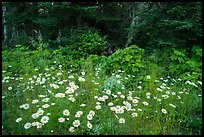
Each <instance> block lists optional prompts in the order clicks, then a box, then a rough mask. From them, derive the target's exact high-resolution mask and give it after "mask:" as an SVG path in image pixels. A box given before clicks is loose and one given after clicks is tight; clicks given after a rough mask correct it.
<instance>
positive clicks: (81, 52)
mask: <svg viewBox="0 0 204 137" xmlns="http://www.w3.org/2000/svg"><path fill="white" fill-rule="evenodd" d="M105 39H106V37H105V36H101V35H100V34H99V32H97V31H96V30H94V29H87V28H76V29H73V30H71V32H70V36H69V38H68V40H67V47H66V48H62V51H63V52H64V54H67V55H68V54H69V53H70V52H73V51H74V58H75V59H76V58H81V57H87V56H88V55H90V54H97V55H99V54H100V53H101V52H102V51H103V48H104V45H105V44H106V40H105ZM76 51H77V52H76Z"/></svg>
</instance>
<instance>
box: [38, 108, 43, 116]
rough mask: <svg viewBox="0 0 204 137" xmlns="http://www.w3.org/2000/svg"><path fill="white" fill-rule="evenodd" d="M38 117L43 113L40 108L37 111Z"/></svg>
mask: <svg viewBox="0 0 204 137" xmlns="http://www.w3.org/2000/svg"><path fill="white" fill-rule="evenodd" d="M37 113H38V115H39V116H41V115H43V113H44V110H43V109H42V108H39V109H38V111H37Z"/></svg>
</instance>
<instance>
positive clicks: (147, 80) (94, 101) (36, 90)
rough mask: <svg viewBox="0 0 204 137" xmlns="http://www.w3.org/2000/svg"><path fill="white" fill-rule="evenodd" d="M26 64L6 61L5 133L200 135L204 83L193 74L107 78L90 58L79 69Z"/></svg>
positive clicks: (154, 73)
mask: <svg viewBox="0 0 204 137" xmlns="http://www.w3.org/2000/svg"><path fill="white" fill-rule="evenodd" d="M4 55H5V54H4ZM3 58H4V56H3ZM26 60H27V59H26V58H24V57H23V58H22V59H21V60H20V61H19V60H16V59H15V58H13V59H12V61H13V62H14V63H13V62H11V61H10V62H9V61H8V60H3V69H2V134H12V135H17V134H18V135H33V134H37V135H39V134H42V135H70V134H73V135H101V134H102V135H111V134H117V135H120V134H124V135H129V134H137V135H141V134H142V135H143V134H162V135H166V134H193V133H194V132H196V134H201V131H200V130H199V126H198V127H197V128H195V129H194V127H193V126H197V125H196V124H199V118H200V116H201V113H202V112H201V111H202V102H201V101H202V81H201V80H197V81H193V80H190V78H191V74H186V76H185V78H186V79H182V78H180V77H176V76H172V75H170V74H167V75H163V76H162V75H161V76H159V74H160V73H159V72H157V71H149V72H148V71H146V72H145V73H142V75H140V74H137V75H135V74H134V73H132V74H128V73H127V72H126V71H124V70H123V69H118V70H116V71H115V72H111V73H109V74H108V73H105V71H104V70H105V68H103V66H102V65H101V63H98V64H95V66H94V65H93V64H94V63H93V61H90V60H89V59H86V60H84V61H82V63H81V64H82V65H81V66H80V67H79V66H78V67H76V66H74V63H73V64H72V63H71V64H69V65H68V64H65V63H64V64H63V63H60V62H57V61H56V60H54V59H53V60H50V64H46V65H44V66H40V67H38V66H37V65H36V66H34V65H33V66H34V67H33V66H32V65H30V64H29V63H25V62H26ZM4 61H5V62H4ZM15 61H19V62H15ZM24 61H25V62H24ZM39 61H40V60H39ZM41 61H42V60H41ZM18 63H23V64H21V65H22V66H21V67H22V70H25V71H23V72H21V69H19V68H17V67H15V66H14V65H16V64H18ZM75 65H76V64H75ZM17 69H19V70H18V71H17ZM188 79H189V80H188ZM201 117H202V116H201ZM196 122H197V123H196ZM193 124H194V125H193Z"/></svg>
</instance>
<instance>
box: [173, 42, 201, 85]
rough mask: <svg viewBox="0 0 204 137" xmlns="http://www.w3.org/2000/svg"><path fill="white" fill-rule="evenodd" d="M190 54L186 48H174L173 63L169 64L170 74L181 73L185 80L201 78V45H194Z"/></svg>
mask: <svg viewBox="0 0 204 137" xmlns="http://www.w3.org/2000/svg"><path fill="white" fill-rule="evenodd" d="M190 55H192V56H190ZM190 55H188V54H187V52H186V50H183V49H182V50H181V49H173V54H172V55H171V57H170V60H171V63H170V64H169V72H170V74H172V75H178V76H179V75H180V77H181V78H183V79H185V80H193V81H195V80H201V79H202V74H201V72H202V61H201V59H202V49H201V48H200V47H199V46H194V47H193V48H192V53H191V54H190ZM187 74H188V75H190V76H191V77H189V76H187Z"/></svg>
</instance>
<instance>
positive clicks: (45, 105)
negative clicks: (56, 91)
mask: <svg viewBox="0 0 204 137" xmlns="http://www.w3.org/2000/svg"><path fill="white" fill-rule="evenodd" d="M49 106H50V105H49V104H44V105H42V108H48V107H49Z"/></svg>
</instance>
